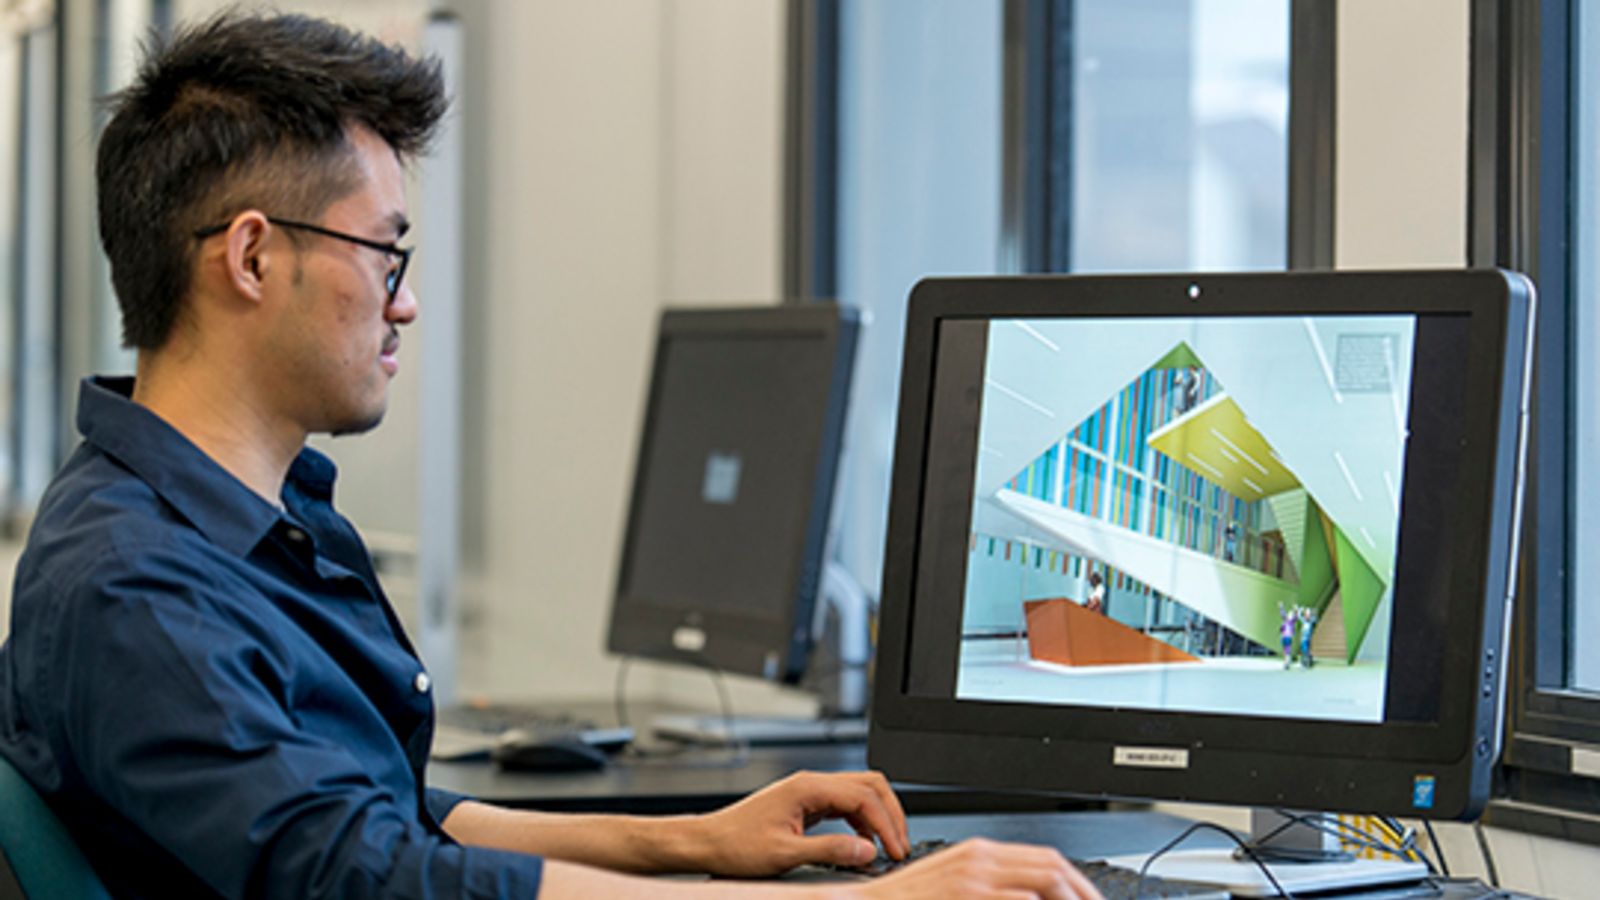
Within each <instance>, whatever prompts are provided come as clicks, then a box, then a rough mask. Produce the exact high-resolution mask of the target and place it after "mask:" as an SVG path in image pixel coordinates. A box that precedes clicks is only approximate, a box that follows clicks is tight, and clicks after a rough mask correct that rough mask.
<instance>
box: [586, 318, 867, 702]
mask: <svg viewBox="0 0 1600 900" xmlns="http://www.w3.org/2000/svg"><path fill="white" fill-rule="evenodd" d="M853 347H854V318H853V316H851V315H849V314H848V313H846V312H841V311H840V309H839V308H838V307H834V306H825V305H815V306H806V307H794V306H783V307H777V306H774V307H763V308H754V309H708V310H681V309H680V310H669V311H668V312H666V313H665V314H664V315H663V317H662V320H661V327H660V331H659V334H658V339H657V344H656V353H655V361H654V366H653V370H652V376H651V383H650V389H649V395H648V403H647V409H646V411H645V421H644V428H643V432H642V435H641V438H640V446H639V454H638V461H637V466H636V469H635V473H634V488H633V497H632V504H631V508H630V511H629V516H628V525H627V533H626V538H625V546H624V548H623V557H622V564H621V566H620V571H619V576H618V584H617V595H616V603H615V606H614V609H613V616H612V622H611V633H610V639H609V646H610V648H611V649H612V650H613V651H616V652H621V653H629V654H634V655H643V656H650V657H654V658H658V659H668V660H675V661H686V662H694V663H697V664H702V665H711V666H715V667H716V668H719V669H725V670H729V671H734V672H739V673H743V674H748V675H756V676H760V677H766V678H773V679H778V680H784V681H794V680H796V679H797V678H798V677H799V674H800V672H801V670H802V669H803V667H804V664H805V659H806V652H807V650H808V647H809V644H808V642H809V636H810V616H811V613H812V609H813V606H814V603H815V594H816V590H817V581H818V573H819V571H820V567H821V564H822V553H823V552H824V549H825V543H826V532H827V523H828V513H829V507H830V505H831V500H832V494H833V479H834V472H835V469H836V468H837V457H838V452H839V444H840V434H841V431H842V423H843V416H844V407H845V398H846V395H847V392H848V385H849V373H850V362H851V359H852V356H853Z"/></svg>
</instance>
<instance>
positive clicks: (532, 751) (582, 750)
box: [489, 728, 606, 772]
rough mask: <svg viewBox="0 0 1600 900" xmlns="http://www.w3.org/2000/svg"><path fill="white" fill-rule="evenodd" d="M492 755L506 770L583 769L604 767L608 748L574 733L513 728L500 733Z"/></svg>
mask: <svg viewBox="0 0 1600 900" xmlns="http://www.w3.org/2000/svg"><path fill="white" fill-rule="evenodd" d="M489 758H490V759H493V760H494V761H495V763H496V764H498V765H499V766H501V767H502V768H506V769H515V770H519V771H528V772H583V771H591V772H592V771H594V770H596V769H603V768H605V766H606V754H605V751H603V750H600V749H599V748H597V747H592V746H590V745H589V744H587V743H585V742H584V740H583V739H582V738H580V737H577V736H575V735H558V736H551V735H541V734H535V733H533V732H528V731H523V730H521V729H519V728H513V729H511V730H510V731H507V732H506V733H504V734H502V735H500V737H499V739H498V740H496V741H495V743H494V747H493V748H491V749H490V750H489Z"/></svg>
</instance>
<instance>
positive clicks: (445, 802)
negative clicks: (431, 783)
mask: <svg viewBox="0 0 1600 900" xmlns="http://www.w3.org/2000/svg"><path fill="white" fill-rule="evenodd" d="M465 799H467V798H466V797H463V796H462V795H460V794H457V793H456V792H454V791H447V790H445V789H444V788H436V787H431V788H428V792H427V794H426V795H425V796H424V801H425V802H426V803H427V804H428V815H430V816H433V820H434V821H435V822H438V823H439V824H441V825H443V824H444V820H445V818H446V817H447V816H449V815H450V811H451V810H453V809H455V808H456V804H458V803H460V802H461V801H463V800H465Z"/></svg>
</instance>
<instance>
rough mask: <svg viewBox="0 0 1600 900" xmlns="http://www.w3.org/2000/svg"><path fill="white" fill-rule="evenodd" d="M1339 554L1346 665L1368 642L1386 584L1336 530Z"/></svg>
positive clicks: (1335, 538)
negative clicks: (1362, 643) (1363, 642)
mask: <svg viewBox="0 0 1600 900" xmlns="http://www.w3.org/2000/svg"><path fill="white" fill-rule="evenodd" d="M1334 542H1335V543H1337V544H1338V550H1337V552H1338V554H1339V592H1340V595H1341V597H1342V599H1343V602H1344V633H1345V646H1346V647H1347V648H1349V649H1348V650H1347V651H1346V653H1345V662H1350V661H1351V660H1354V659H1355V658H1356V651H1358V650H1359V649H1361V642H1362V641H1363V640H1365V639H1366V636H1367V629H1368V628H1369V627H1371V625H1372V616H1373V614H1374V613H1376V612H1377V611H1378V601H1379V600H1381V599H1383V590H1384V584H1383V581H1382V580H1381V579H1380V578H1378V576H1377V574H1376V573H1375V572H1373V571H1372V567H1371V566H1369V565H1367V561H1366V560H1365V559H1364V558H1362V556H1361V554H1360V553H1358V552H1356V548H1355V547H1354V546H1352V545H1351V543H1350V539H1349V538H1347V537H1345V536H1344V532H1343V531H1339V530H1337V529H1335V530H1334Z"/></svg>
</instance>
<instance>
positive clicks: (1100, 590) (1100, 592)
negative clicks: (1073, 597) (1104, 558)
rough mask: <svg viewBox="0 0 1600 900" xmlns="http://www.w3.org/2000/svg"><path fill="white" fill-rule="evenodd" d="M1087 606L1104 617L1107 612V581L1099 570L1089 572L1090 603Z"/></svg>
mask: <svg viewBox="0 0 1600 900" xmlns="http://www.w3.org/2000/svg"><path fill="white" fill-rule="evenodd" d="M1085 606H1086V607H1087V608H1088V610H1089V611H1090V612H1097V613H1100V614H1102V615H1103V614H1104V613H1105V611H1106V580H1105V578H1103V577H1102V576H1101V575H1100V571H1099V570H1098V569H1090V570H1089V602H1088V603H1086V604H1085Z"/></svg>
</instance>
